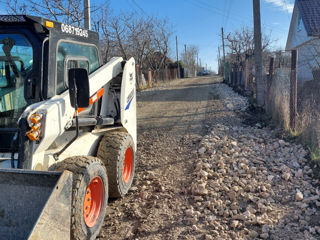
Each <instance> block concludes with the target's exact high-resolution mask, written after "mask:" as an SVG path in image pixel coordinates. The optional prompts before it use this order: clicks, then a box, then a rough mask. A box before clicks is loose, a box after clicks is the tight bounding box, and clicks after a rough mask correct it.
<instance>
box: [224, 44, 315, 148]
mask: <svg viewBox="0 0 320 240" xmlns="http://www.w3.org/2000/svg"><path fill="white" fill-rule="evenodd" d="M225 69H228V71H226V73H225V81H226V82H227V83H228V84H229V85H230V86H232V87H233V88H234V89H235V90H237V91H240V92H242V93H244V94H246V95H247V96H250V97H252V98H253V99H254V98H255V97H256V82H255V67H254V58H253V57H252V56H247V58H246V59H245V60H244V61H242V62H241V63H238V64H232V63H227V64H226V67H225ZM263 79H264V89H265V92H264V99H265V103H264V109H265V111H266V113H267V114H268V115H270V117H271V118H272V120H273V122H274V123H275V124H277V125H279V126H281V127H283V128H285V129H287V130H290V131H291V132H292V133H293V134H295V135H297V136H298V137H299V138H300V139H301V141H302V143H303V144H305V145H307V146H308V147H309V148H310V149H311V150H312V151H317V152H318V150H319V149H320V65H319V66H315V65H311V64H303V59H299V56H298V52H297V51H296V50H293V51H290V52H275V53H268V54H266V55H265V56H264V58H263Z"/></svg>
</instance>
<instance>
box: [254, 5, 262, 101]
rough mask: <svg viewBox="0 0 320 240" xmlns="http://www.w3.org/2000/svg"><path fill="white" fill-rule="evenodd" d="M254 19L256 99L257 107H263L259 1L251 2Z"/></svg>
mask: <svg viewBox="0 0 320 240" xmlns="http://www.w3.org/2000/svg"><path fill="white" fill-rule="evenodd" d="M253 18H254V56H255V68H256V69H255V70H256V93H257V96H256V99H257V105H258V106H259V107H262V106H263V105H264V82H263V78H262V43H261V19H260V0H253Z"/></svg>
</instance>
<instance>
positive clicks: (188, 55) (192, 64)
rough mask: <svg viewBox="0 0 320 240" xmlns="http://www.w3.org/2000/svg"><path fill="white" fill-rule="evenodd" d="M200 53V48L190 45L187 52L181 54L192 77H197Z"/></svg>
mask: <svg viewBox="0 0 320 240" xmlns="http://www.w3.org/2000/svg"><path fill="white" fill-rule="evenodd" d="M198 53H199V48H198V47H197V46H194V45H189V46H188V47H187V51H186V52H183V53H182V54H181V59H182V61H183V62H184V64H185V66H186V67H187V69H188V70H189V71H190V73H191V76H194V75H195V71H196V69H197V66H196V65H197V64H196V63H197V55H198Z"/></svg>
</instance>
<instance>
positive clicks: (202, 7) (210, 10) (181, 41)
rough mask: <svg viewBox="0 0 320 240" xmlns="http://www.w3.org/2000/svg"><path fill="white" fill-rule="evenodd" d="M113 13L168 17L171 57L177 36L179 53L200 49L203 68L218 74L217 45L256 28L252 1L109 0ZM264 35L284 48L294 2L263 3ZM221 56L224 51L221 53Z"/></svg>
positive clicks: (266, 1)
mask: <svg viewBox="0 0 320 240" xmlns="http://www.w3.org/2000/svg"><path fill="white" fill-rule="evenodd" d="M109 2H110V7H111V9H112V10H113V13H114V14H117V13H120V12H124V13H125V12H135V14H138V15H149V16H157V17H159V18H167V19H168V20H169V22H170V24H171V25H172V29H173V35H172V38H171V44H170V47H171V54H170V55H171V57H172V58H173V59H176V55H175V52H176V51H175V36H177V37H178V50H179V53H181V52H182V51H184V45H185V44H186V46H187V47H188V45H195V46H197V47H198V48H199V58H200V59H201V63H202V66H206V65H207V66H208V68H210V69H211V70H215V71H217V68H218V63H217V55H218V46H221V45H222V39H221V27H223V28H224V32H225V36H226V35H227V34H228V33H230V32H233V31H234V30H236V29H241V28H242V27H246V26H248V27H253V9H252V2H253V1H252V0H160V1H159V0H109ZM260 4H261V27H262V32H263V33H265V34H267V35H268V36H270V37H271V39H272V40H274V42H273V48H274V49H284V48H285V44H286V40H287V35H288V32H289V26H290V21H291V15H292V11H293V6H294V0H261V1H260ZM221 54H222V51H221Z"/></svg>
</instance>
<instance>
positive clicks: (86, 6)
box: [83, 0, 91, 30]
mask: <svg viewBox="0 0 320 240" xmlns="http://www.w3.org/2000/svg"><path fill="white" fill-rule="evenodd" d="M83 14H84V28H85V29H89V30H90V29H91V23H90V0H83Z"/></svg>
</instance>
